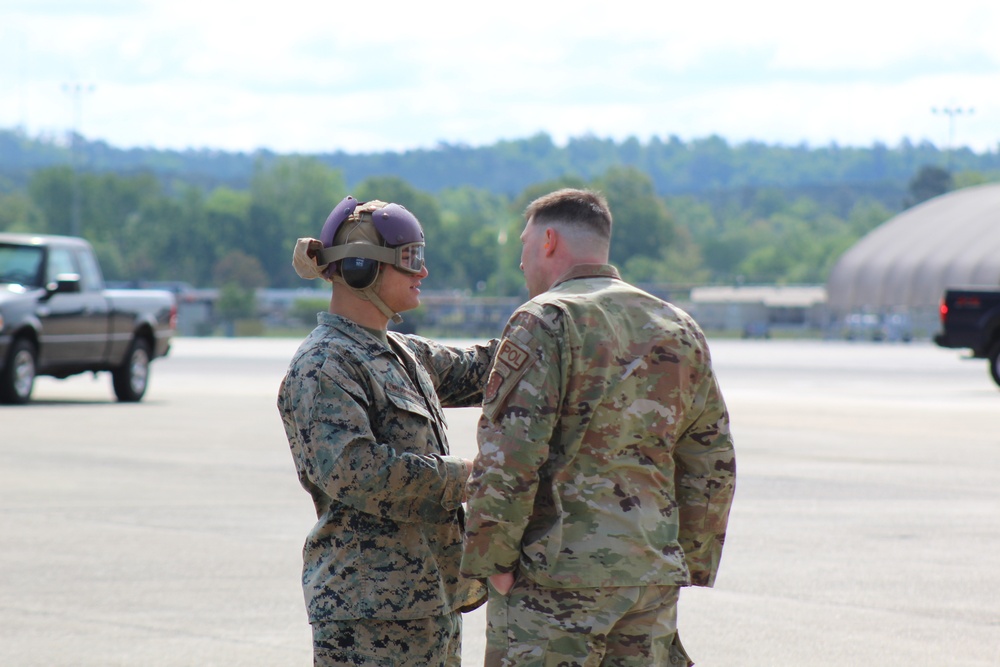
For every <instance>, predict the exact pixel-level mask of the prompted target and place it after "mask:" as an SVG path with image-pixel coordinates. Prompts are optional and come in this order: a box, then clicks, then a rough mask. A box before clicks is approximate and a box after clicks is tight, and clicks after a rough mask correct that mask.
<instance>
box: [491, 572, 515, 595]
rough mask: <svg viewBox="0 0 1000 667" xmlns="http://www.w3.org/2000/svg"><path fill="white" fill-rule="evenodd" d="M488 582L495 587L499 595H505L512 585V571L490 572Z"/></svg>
mask: <svg viewBox="0 0 1000 667" xmlns="http://www.w3.org/2000/svg"><path fill="white" fill-rule="evenodd" d="M490 583H491V584H492V585H493V588H495V589H497V592H498V593H499V594H500V595H507V593H508V592H510V589H511V587H512V586H513V585H514V573H513V572H504V573H502V574H492V575H490Z"/></svg>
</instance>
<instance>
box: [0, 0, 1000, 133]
mask: <svg viewBox="0 0 1000 667" xmlns="http://www.w3.org/2000/svg"><path fill="white" fill-rule="evenodd" d="M0 91H2V96H0V128H4V129H12V128H15V127H21V128H23V129H24V130H25V131H27V133H28V134H29V135H32V136H37V135H48V136H57V137H64V136H65V134H66V132H67V131H68V130H70V129H72V128H74V127H77V128H79V131H80V132H81V133H82V134H83V135H84V136H86V137H87V138H88V139H100V140H104V141H107V142H108V143H110V144H112V145H114V146H118V147H123V148H127V147H157V148H178V149H183V148H189V147H190V148H213V149H224V150H242V151H253V150H256V149H258V148H267V149H270V150H274V151H277V152H280V153H287V152H305V153H319V152H328V151H334V150H345V151H348V152H367V151H380V150H403V149H408V148H420V147H432V146H434V145H436V144H438V143H439V142H446V143H450V144H469V145H473V146H479V145H486V144H492V143H494V142H495V141H498V140H501V139H520V138H525V137H528V136H531V135H533V134H535V133H537V132H547V133H548V134H550V135H551V136H552V137H553V139H554V140H555V141H556V142H557V143H562V142H564V141H565V140H566V139H567V138H569V137H575V136H581V135H584V134H593V135H596V136H598V137H608V138H613V139H616V140H620V139H624V138H626V137H629V136H635V137H637V138H638V139H640V140H641V141H647V140H648V139H649V138H650V137H652V136H654V135H655V136H659V137H661V138H666V137H668V136H670V135H677V136H679V137H680V138H681V139H683V140H685V141H689V140H691V139H697V138H702V137H706V136H709V135H712V134H718V135H720V136H722V137H724V138H725V139H727V140H728V141H729V142H730V143H740V142H744V141H748V140H756V141H763V142H766V143H769V144H799V143H802V142H805V143H807V144H809V145H810V146H825V145H828V144H830V143H831V142H836V143H838V144H840V145H852V146H870V145H871V144H872V143H873V142H876V141H880V142H884V143H887V144H889V145H890V146H895V145H897V144H898V143H899V142H900V141H901V140H902V139H904V138H908V139H910V140H911V141H913V142H920V141H924V140H927V141H930V142H932V143H934V144H936V145H938V146H940V147H942V148H944V147H946V146H947V145H948V144H949V141H950V137H951V136H952V134H953V137H954V144H955V145H962V146H970V147H972V148H973V149H975V150H977V151H985V150H992V151H996V150H998V146H1000V1H998V0H948V1H947V2H943V3H939V2H935V3H922V2H913V0H907V1H906V2H904V1H902V0H868V1H858V0H839V1H838V2H822V3H816V2H804V1H802V0H795V1H787V2H786V1H778V0H756V1H753V2H748V1H747V0H721V1H719V0H717V1H716V2H711V1H705V2H693V1H691V0H685V1H683V2H678V1H676V0H642V1H636V0H599V1H590V0H573V2H563V1H546V0H532V1H527V0H503V1H502V2H493V3H482V2H450V1H449V2H434V1H433V0H426V1H425V2H414V1H413V0H408V1H403V0H386V1H382V2H380V1H378V0H358V1H356V2H350V3H345V2H344V1H343V0H322V1H320V0H315V1H312V0H285V1H283V2H254V1H252V0H250V1H246V0H244V1H241V2H224V1H221V0H198V1H194V0H169V1H166V0H0ZM933 109H936V110H937V113H935V112H934V111H932V110H933ZM969 109H972V110H973V111H972V112H971V113H970V112H969Z"/></svg>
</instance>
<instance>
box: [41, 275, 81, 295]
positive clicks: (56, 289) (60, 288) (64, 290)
mask: <svg viewBox="0 0 1000 667" xmlns="http://www.w3.org/2000/svg"><path fill="white" fill-rule="evenodd" d="M45 291H46V292H48V293H49V295H52V294H76V293H78V292H80V274H78V273H60V274H59V275H58V276H56V279H55V280H53V281H52V282H50V283H48V284H47V285H45Z"/></svg>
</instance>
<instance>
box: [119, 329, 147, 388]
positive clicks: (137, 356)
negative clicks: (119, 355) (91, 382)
mask: <svg viewBox="0 0 1000 667" xmlns="http://www.w3.org/2000/svg"><path fill="white" fill-rule="evenodd" d="M149 356H150V353H149V343H148V342H146V339H145V338H133V339H132V344H131V345H130V346H129V348H128V353H127V354H126V355H125V361H123V362H122V365H121V366H119V367H118V368H116V369H114V370H113V371H111V380H112V385H113V386H114V388H115V396H117V397H118V400H119V401H121V402H122V403H135V402H137V401H141V400H142V396H143V394H145V393H146V387H147V385H148V384H149Z"/></svg>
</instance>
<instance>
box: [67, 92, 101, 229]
mask: <svg viewBox="0 0 1000 667" xmlns="http://www.w3.org/2000/svg"><path fill="white" fill-rule="evenodd" d="M63 90H64V91H65V92H66V93H68V94H69V96H70V97H72V98H73V129H72V130H71V131H70V144H69V155H70V167H71V168H72V171H73V182H72V186H73V199H72V202H71V208H70V230H71V234H72V235H73V236H80V235H81V229H80V175H79V173H78V172H79V166H80V165H79V163H80V155H79V140H80V123H81V119H82V117H83V96H84V95H85V94H86V93H92V92H94V84H86V85H84V84H82V83H64V84H63Z"/></svg>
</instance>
